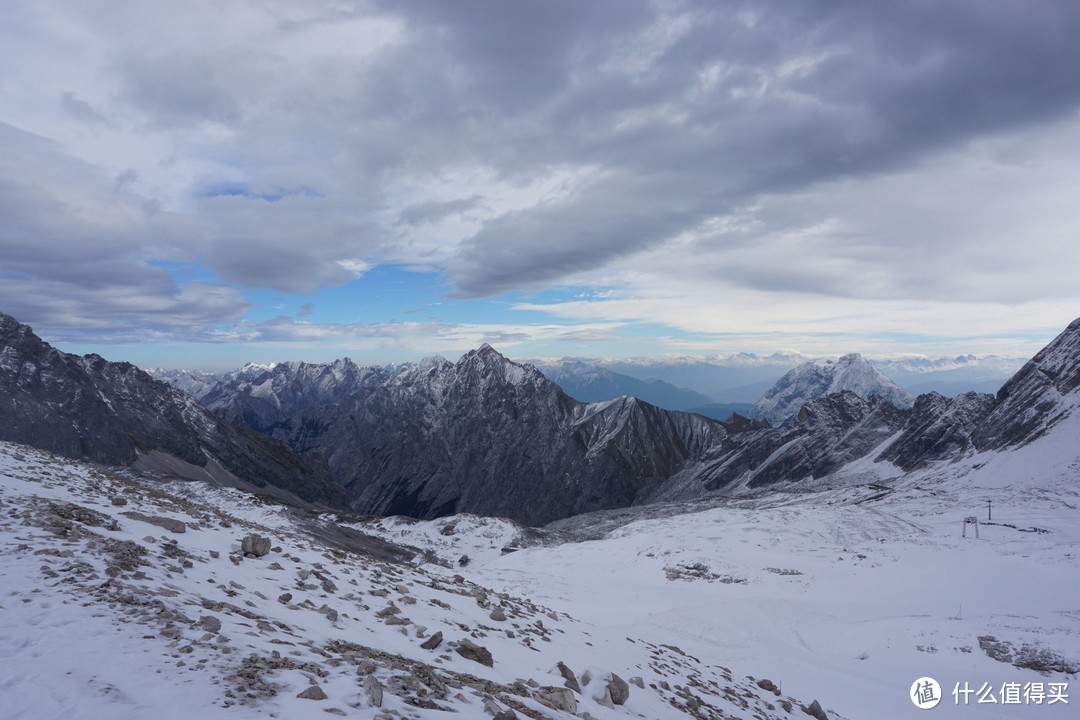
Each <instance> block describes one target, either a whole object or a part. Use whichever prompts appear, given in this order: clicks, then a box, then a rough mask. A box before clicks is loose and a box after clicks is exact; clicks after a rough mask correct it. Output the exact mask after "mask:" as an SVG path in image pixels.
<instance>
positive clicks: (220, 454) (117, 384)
mask: <svg viewBox="0 0 1080 720" xmlns="http://www.w3.org/2000/svg"><path fill="white" fill-rule="evenodd" d="M0 440H11V441H14V442H23V443H26V444H29V445H33V446H35V447H39V448H43V449H46V450H49V451H52V452H55V453H57V454H59V455H64V456H66V457H72V458H77V459H78V458H86V459H89V460H92V461H94V462H100V463H105V464H110V465H136V466H137V467H141V468H143V469H152V470H157V469H159V468H161V467H167V468H169V470H170V471H171V472H176V473H178V474H184V473H187V474H188V475H190V476H195V477H200V478H214V479H215V480H217V481H219V482H224V483H230V484H240V485H244V484H247V485H248V486H249V487H258V488H263V489H264V491H266V492H269V493H273V492H277V491H285V492H287V493H291V496H292V497H293V498H294V499H295V498H301V499H303V500H307V501H311V502H317V503H326V504H327V505H331V506H339V505H340V503H341V502H342V501H343V499H344V498H343V494H342V492H341V489H340V488H338V487H337V486H334V485H333V484H332V483H331V482H330V478H329V476H328V474H327V473H326V471H325V468H324V467H322V466H321V465H319V464H309V463H308V462H307V461H305V460H303V459H301V458H299V457H298V456H295V455H293V454H292V453H290V452H289V451H288V450H287V449H286V448H285V447H284V446H282V445H280V444H278V443H276V442H274V441H272V440H270V439H269V438H267V437H265V436H262V435H259V434H258V433H254V432H252V431H251V430H249V429H248V428H244V427H240V426H236V425H234V424H232V423H231V422H229V421H226V420H224V419H223V418H221V417H218V416H216V415H214V414H212V413H211V412H209V411H208V410H206V409H205V408H203V407H202V406H200V405H199V404H198V403H197V402H196V401H195V400H194V399H192V398H191V397H190V396H188V395H186V394H184V393H183V392H181V391H180V390H177V389H175V388H173V387H170V386H169V385H167V384H166V383H164V382H161V381H159V380H156V379H154V378H153V377H152V376H151V375H150V374H148V373H146V372H145V371H143V370H141V369H139V368H137V367H135V366H134V365H132V364H131V363H126V362H109V361H108V360H106V359H105V358H103V357H101V356H100V355H97V354H93V353H91V354H88V355H85V356H82V357H80V356H78V355H72V354H69V353H65V352H61V351H60V350H57V349H56V348H54V347H52V346H51V345H49V344H48V343H47V342H45V341H44V340H42V339H41V338H39V337H38V336H37V335H35V334H34V332H33V330H32V329H31V328H30V327H29V326H28V325H22V324H20V323H18V322H17V321H15V320H14V319H13V318H11V317H10V316H0ZM268 486H273V487H272V488H271V487H268ZM274 488H276V490H275V489H274ZM278 494H279V495H280V493H278Z"/></svg>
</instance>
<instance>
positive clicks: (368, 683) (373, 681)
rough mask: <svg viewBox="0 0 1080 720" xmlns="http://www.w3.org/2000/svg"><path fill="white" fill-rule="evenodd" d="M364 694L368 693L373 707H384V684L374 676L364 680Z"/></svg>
mask: <svg viewBox="0 0 1080 720" xmlns="http://www.w3.org/2000/svg"><path fill="white" fill-rule="evenodd" d="M364 692H365V693H367V696H368V702H369V703H371V707H382V698H383V688H382V683H380V682H379V680H378V678H376V677H375V676H374V675H368V676H366V677H365V678H364Z"/></svg>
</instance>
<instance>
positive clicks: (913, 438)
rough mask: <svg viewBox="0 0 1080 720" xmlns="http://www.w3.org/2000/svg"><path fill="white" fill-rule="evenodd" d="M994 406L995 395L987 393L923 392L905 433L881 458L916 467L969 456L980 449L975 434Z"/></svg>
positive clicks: (903, 466) (898, 464)
mask: <svg viewBox="0 0 1080 720" xmlns="http://www.w3.org/2000/svg"><path fill="white" fill-rule="evenodd" d="M994 405H995V400H994V396H993V395H987V394H985V393H974V392H969V393H964V394H963V395H957V396H956V397H954V398H946V397H943V396H941V395H939V394H938V393H936V392H935V393H927V394H925V395H920V396H919V397H918V398H917V399H916V400H915V407H914V408H913V409H912V411H911V420H909V421H908V424H907V426H906V427H905V428H904V432H903V434H902V435H901V436H900V437H899V438H898V439H897V440H896V441H895V442H894V443H892V444H891V445H889V447H888V448H886V449H885V451H884V452H882V453H881V455H879V456H878V460H888V461H889V462H891V463H893V464H895V465H897V466H898V467H901V468H903V469H904V470H915V469H917V468H920V467H923V466H924V465H926V464H927V463H928V462H932V461H934V460H945V459H956V458H960V457H963V456H965V455H968V454H970V453H972V452H974V451H975V449H976V448H975V444H974V442H973V441H972V434H973V433H974V432H975V430H976V429H977V428H978V427H979V424H980V423H981V422H982V421H983V420H984V419H985V418H986V416H987V415H988V414H989V413H990V411H991V410H993V408H994Z"/></svg>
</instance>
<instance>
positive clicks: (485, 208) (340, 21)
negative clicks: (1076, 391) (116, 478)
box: [0, 0, 1080, 368]
mask: <svg viewBox="0 0 1080 720" xmlns="http://www.w3.org/2000/svg"><path fill="white" fill-rule="evenodd" d="M1078 37H1080V3H1076V2H1075V1H1073V0H1062V1H1061V2H1055V1H1054V0H1040V1H1039V2H1027V1H1020V0H1017V1H1016V2H1006V1H997V0H973V1H970V2H966V1H963V0H951V1H950V2H940V0H928V1H926V2H917V1H916V2H863V1H852V2H841V1H836V2H775V3H770V2H762V1H760V0H757V1H754V2H746V3H742V2H719V1H713V0H710V1H708V2H700V3H699V2H634V1H633V0H612V1H611V2H602V1H600V0H586V1H583V0H568V1H566V2H563V1H559V0H545V1H544V2H526V1H524V0H522V1H515V0H491V1H489V2H485V1H483V0H473V1H464V0H463V1H460V2H447V1H445V0H431V2H421V1H415V2H413V1H410V0H395V1H394V2H348V1H345V0H341V1H336V2H329V1H328V2H323V1H321V0H304V2H277V1H274V0H253V1H252V2H244V1H243V0H231V1H230V2H227V3H222V2H217V1H215V2H200V1H198V0H191V1H189V2H183V3H177V2H155V1H153V0H139V1H138V2H118V1H117V0H107V1H106V0H78V1H71V2H64V1H63V0H55V1H54V0H35V2H12V3H7V4H6V5H5V9H4V20H3V22H2V23H0V312H5V313H8V314H10V315H13V316H15V317H16V318H17V319H19V320H22V321H24V322H28V323H30V324H32V325H33V326H34V327H35V329H36V330H37V331H38V332H39V333H40V334H41V335H42V336H43V337H45V338H46V339H48V340H50V341H52V342H54V343H55V344H57V345H59V346H60V347H63V348H65V349H70V350H73V351H77V352H90V351H95V352H99V353H100V354H102V355H105V356H106V357H108V358H110V359H127V360H131V361H133V362H136V363H138V364H141V365H144V366H149V365H165V366H188V367H207V368H214V367H226V366H233V365H238V364H240V363H242V362H244V361H246V360H259V361H271V360H283V359H307V360H325V359H329V358H332V357H337V356H341V355H349V356H351V357H353V358H354V359H356V360H360V361H364V360H370V361H383V360H389V359H408V358H413V357H417V356H419V355H424V354H429V353H432V352H439V353H443V354H447V355H453V354H455V353H458V352H461V351H464V350H466V349H468V348H470V347H474V346H476V345H478V344H479V343H481V342H484V341H487V342H490V343H491V344H493V345H495V346H496V347H497V348H499V349H501V350H503V351H504V352H506V353H508V354H510V355H512V356H516V357H528V356H541V355H543V356H563V355H586V356H590V355H591V356H620V355H621V356H625V355H649V354H659V353H687V354H697V353H713V352H734V351H754V352H761V353H764V352H771V351H774V350H778V349H781V348H787V349H796V350H800V351H803V352H806V353H812V354H840V353H844V352H851V351H861V352H864V353H867V354H871V355H874V354H877V355H883V354H891V353H925V354H930V355H938V354H943V353H944V354H954V353H960V352H965V353H966V352H973V353H1002V354H1022V355H1027V354H1030V353H1031V352H1033V351H1034V350H1037V349H1038V347H1040V346H1041V345H1042V344H1044V343H1045V342H1046V341H1047V340H1049V339H1050V338H1051V337H1053V335H1055V334H1056V333H1057V332H1058V331H1060V330H1061V329H1062V328H1063V327H1064V326H1065V325H1066V324H1067V323H1068V322H1069V321H1070V320H1072V319H1073V318H1074V317H1076V316H1078V315H1080V277H1078V269H1080V242H1078V240H1080V112H1078V111H1080V42H1077V38H1078Z"/></svg>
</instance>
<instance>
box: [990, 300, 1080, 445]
mask: <svg viewBox="0 0 1080 720" xmlns="http://www.w3.org/2000/svg"><path fill="white" fill-rule="evenodd" d="M1078 405H1080V318H1078V319H1076V320H1074V321H1073V322H1072V323H1070V324H1069V326H1068V327H1067V328H1066V329H1065V331H1064V332H1062V333H1061V334H1060V335H1058V336H1057V337H1056V338H1054V340H1053V341H1052V342H1051V343H1050V344H1049V345H1047V346H1046V347H1045V348H1043V349H1042V350H1040V351H1039V352H1038V353H1036V355H1035V357H1033V358H1031V360H1029V361H1028V362H1027V363H1026V364H1025V365H1024V367H1022V368H1020V370H1019V371H1018V372H1017V373H1016V374H1015V375H1013V376H1012V378H1010V379H1009V381H1008V382H1006V383H1005V384H1004V385H1003V386H1002V387H1001V390H999V391H998V393H997V405H996V407H995V408H994V409H993V411H992V412H991V413H990V414H989V415H988V416H987V417H986V419H985V420H984V421H983V422H982V423H980V424H979V427H978V428H977V430H976V431H975V432H974V434H973V438H972V439H973V441H974V442H975V444H976V446H977V447H978V448H979V449H981V450H998V449H1002V448H1007V447H1012V446H1016V445H1023V444H1025V443H1029V442H1031V441H1032V440H1034V439H1036V438H1038V437H1040V436H1042V435H1043V434H1044V433H1046V431H1047V430H1049V429H1050V428H1052V427H1054V425H1056V424H1057V423H1058V422H1060V421H1061V420H1062V419H1063V418H1064V417H1066V416H1067V415H1069V414H1070V413H1071V412H1073V411H1075V409H1076V408H1077V406H1078Z"/></svg>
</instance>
